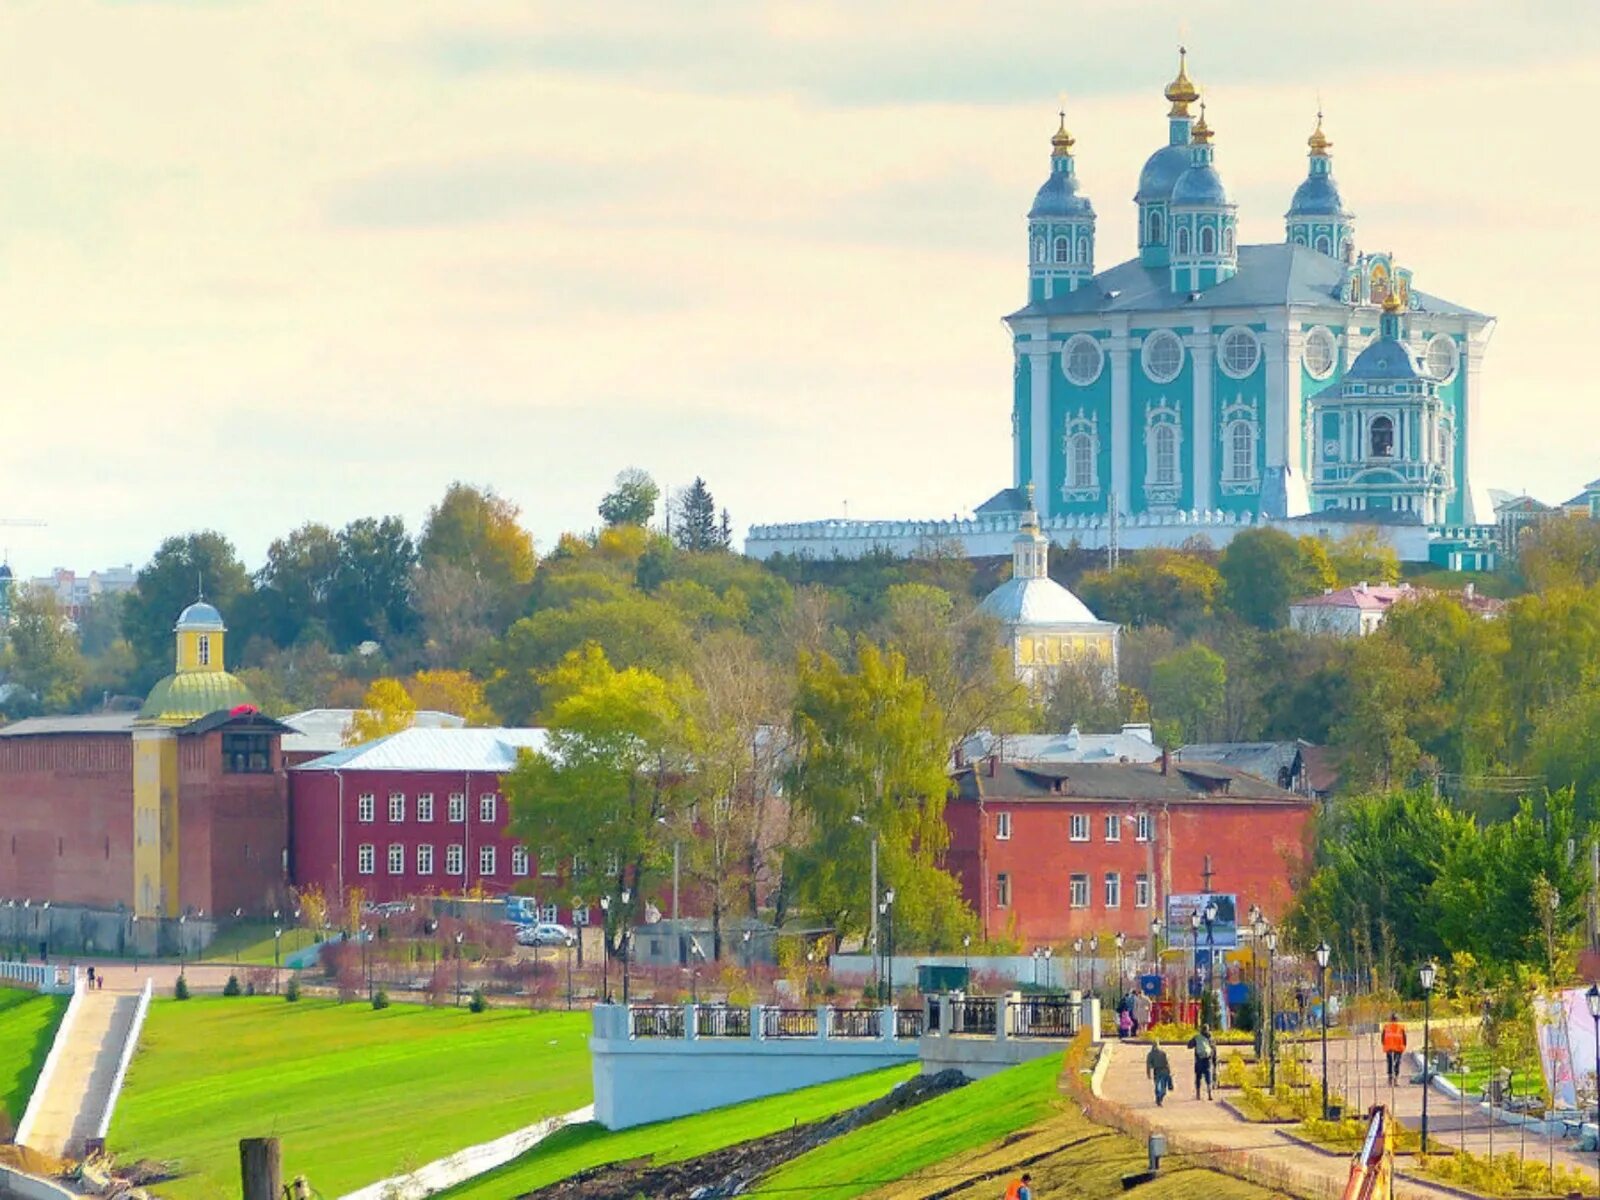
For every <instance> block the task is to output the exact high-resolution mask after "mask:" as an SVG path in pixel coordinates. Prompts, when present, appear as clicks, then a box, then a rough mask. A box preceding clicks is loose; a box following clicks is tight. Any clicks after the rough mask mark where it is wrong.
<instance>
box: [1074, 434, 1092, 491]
mask: <svg viewBox="0 0 1600 1200" xmlns="http://www.w3.org/2000/svg"><path fill="white" fill-rule="evenodd" d="M1070 461H1071V465H1070V467H1069V469H1068V475H1069V481H1068V486H1070V487H1091V486H1093V484H1094V439H1093V438H1092V437H1090V436H1089V435H1088V434H1087V433H1075V434H1073V435H1072V457H1071V460H1070Z"/></svg>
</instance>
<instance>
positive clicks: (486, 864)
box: [478, 846, 500, 875]
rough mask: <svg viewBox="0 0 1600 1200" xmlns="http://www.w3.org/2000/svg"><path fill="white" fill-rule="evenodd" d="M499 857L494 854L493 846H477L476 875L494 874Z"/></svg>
mask: <svg viewBox="0 0 1600 1200" xmlns="http://www.w3.org/2000/svg"><path fill="white" fill-rule="evenodd" d="M499 857H500V856H499V855H498V854H496V853H495V848H494V847H493V846H479V847H478V874H479V875H493V874H494V873H495V868H496V866H498V860H499Z"/></svg>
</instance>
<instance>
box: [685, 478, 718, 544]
mask: <svg viewBox="0 0 1600 1200" xmlns="http://www.w3.org/2000/svg"><path fill="white" fill-rule="evenodd" d="M672 507H673V522H672V540H673V541H674V542H675V543H676V544H677V546H678V548H679V549H680V550H726V549H727V548H728V539H727V538H726V537H724V536H723V531H722V528H721V527H720V526H719V525H718V524H717V505H716V501H715V500H713V499H712V498H711V492H710V490H709V489H708V488H707V487H706V481H705V480H704V479H701V478H700V477H699V476H698V475H696V476H695V478H694V482H693V483H691V484H690V485H689V486H688V487H686V488H684V489H683V490H682V491H681V492H679V493H678V495H677V496H676V497H675V498H674V500H673V505H672Z"/></svg>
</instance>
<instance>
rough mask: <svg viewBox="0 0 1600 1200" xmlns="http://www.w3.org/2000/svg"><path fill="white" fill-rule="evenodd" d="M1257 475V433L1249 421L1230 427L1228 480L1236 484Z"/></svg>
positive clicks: (1238, 422)
mask: <svg viewBox="0 0 1600 1200" xmlns="http://www.w3.org/2000/svg"><path fill="white" fill-rule="evenodd" d="M1255 475H1256V431H1255V426H1253V425H1251V424H1250V422H1249V421H1235V422H1234V423H1233V424H1231V425H1229V426H1228V478H1229V479H1230V480H1231V481H1233V482H1234V483H1243V482H1245V481H1246V480H1249V479H1254V478H1255Z"/></svg>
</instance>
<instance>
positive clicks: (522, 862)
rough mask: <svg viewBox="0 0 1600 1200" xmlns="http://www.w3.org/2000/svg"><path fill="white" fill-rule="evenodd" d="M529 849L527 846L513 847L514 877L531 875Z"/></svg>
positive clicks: (512, 871)
mask: <svg viewBox="0 0 1600 1200" xmlns="http://www.w3.org/2000/svg"><path fill="white" fill-rule="evenodd" d="M529 869H530V868H529V863H528V848H527V847H526V846H513V847H511V873H512V874H513V875H526V874H528V873H529Z"/></svg>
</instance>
